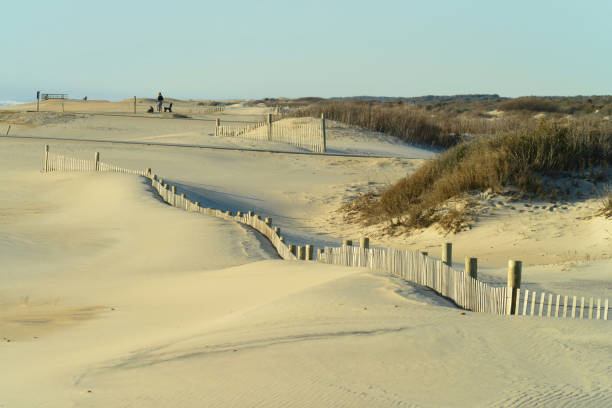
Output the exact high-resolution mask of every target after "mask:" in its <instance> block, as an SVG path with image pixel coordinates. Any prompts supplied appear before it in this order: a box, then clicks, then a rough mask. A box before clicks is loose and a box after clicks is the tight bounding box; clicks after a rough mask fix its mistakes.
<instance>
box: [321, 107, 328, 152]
mask: <svg viewBox="0 0 612 408" xmlns="http://www.w3.org/2000/svg"><path fill="white" fill-rule="evenodd" d="M321 132H322V134H323V153H325V150H326V149H327V137H326V134H325V113H322V114H321Z"/></svg>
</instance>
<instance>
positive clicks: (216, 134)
mask: <svg viewBox="0 0 612 408" xmlns="http://www.w3.org/2000/svg"><path fill="white" fill-rule="evenodd" d="M220 125H221V120H220V119H219V118H217V120H216V127H215V136H219V126H220Z"/></svg>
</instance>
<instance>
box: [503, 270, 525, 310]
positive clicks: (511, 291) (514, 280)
mask: <svg viewBox="0 0 612 408" xmlns="http://www.w3.org/2000/svg"><path fill="white" fill-rule="evenodd" d="M522 266H523V263H522V262H521V261H512V260H510V261H508V289H507V292H506V314H508V315H513V314H516V308H517V304H516V290H517V289H519V288H520V287H521V272H522V269H523V268H522Z"/></svg>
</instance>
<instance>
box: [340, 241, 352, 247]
mask: <svg viewBox="0 0 612 408" xmlns="http://www.w3.org/2000/svg"><path fill="white" fill-rule="evenodd" d="M342 246H353V240H351V239H345V240H344V241H342Z"/></svg>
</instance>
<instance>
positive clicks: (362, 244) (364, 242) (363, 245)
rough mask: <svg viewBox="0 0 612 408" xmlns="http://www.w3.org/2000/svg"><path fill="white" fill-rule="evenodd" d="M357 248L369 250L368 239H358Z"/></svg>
mask: <svg viewBox="0 0 612 408" xmlns="http://www.w3.org/2000/svg"><path fill="white" fill-rule="evenodd" d="M359 246H360V247H361V248H366V249H367V248H369V247H370V238H368V237H361V238H359Z"/></svg>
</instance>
